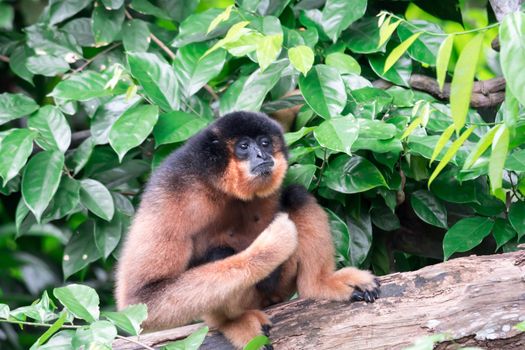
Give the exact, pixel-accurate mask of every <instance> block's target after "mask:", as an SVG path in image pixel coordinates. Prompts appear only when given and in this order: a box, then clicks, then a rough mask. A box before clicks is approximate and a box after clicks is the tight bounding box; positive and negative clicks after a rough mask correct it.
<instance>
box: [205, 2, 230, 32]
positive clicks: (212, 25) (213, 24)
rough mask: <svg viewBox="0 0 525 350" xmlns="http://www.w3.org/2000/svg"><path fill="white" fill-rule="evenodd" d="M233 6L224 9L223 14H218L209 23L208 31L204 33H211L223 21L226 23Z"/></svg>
mask: <svg viewBox="0 0 525 350" xmlns="http://www.w3.org/2000/svg"><path fill="white" fill-rule="evenodd" d="M233 7H234V5H230V6H228V7H226V8H225V9H224V11H223V12H221V13H219V14H218V15H217V17H215V18H214V19H213V21H211V23H210V25H209V26H208V30H207V31H206V34H209V33H210V32H211V31H213V30H214V29H215V28H217V26H218V25H219V24H220V23H221V22H224V21H227V20H228V18H230V14H231V12H232V8H233Z"/></svg>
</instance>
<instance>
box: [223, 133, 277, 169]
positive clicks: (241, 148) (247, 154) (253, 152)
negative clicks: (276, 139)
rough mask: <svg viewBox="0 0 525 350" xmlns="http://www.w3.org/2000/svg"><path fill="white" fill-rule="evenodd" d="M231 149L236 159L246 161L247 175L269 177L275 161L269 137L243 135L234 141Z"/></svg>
mask: <svg viewBox="0 0 525 350" xmlns="http://www.w3.org/2000/svg"><path fill="white" fill-rule="evenodd" d="M233 151H234V153H235V157H237V159H239V160H240V161H244V162H246V166H247V169H246V171H247V172H249V175H251V176H254V177H269V176H270V175H271V174H272V171H273V167H274V166H275V161H274V159H273V155H272V153H273V145H272V140H271V138H270V137H268V136H258V137H256V138H255V139H253V138H251V137H247V136H245V137H243V138H241V139H240V140H238V141H237V142H236V143H235V145H234V149H233Z"/></svg>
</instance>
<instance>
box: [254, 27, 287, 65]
mask: <svg viewBox="0 0 525 350" xmlns="http://www.w3.org/2000/svg"><path fill="white" fill-rule="evenodd" d="M282 44H283V35H282V34H273V35H266V36H264V37H263V38H261V39H260V40H258V42H257V49H256V54H257V61H258V62H259V66H260V67H261V70H263V71H264V70H265V69H266V68H267V67H268V66H269V65H270V64H272V63H273V62H274V61H275V60H276V59H277V57H278V56H279V53H280V52H281V47H282Z"/></svg>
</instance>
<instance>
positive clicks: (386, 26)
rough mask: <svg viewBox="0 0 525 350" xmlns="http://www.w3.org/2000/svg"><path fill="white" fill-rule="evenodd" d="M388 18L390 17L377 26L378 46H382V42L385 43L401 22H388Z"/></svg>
mask: <svg viewBox="0 0 525 350" xmlns="http://www.w3.org/2000/svg"><path fill="white" fill-rule="evenodd" d="M390 19H391V17H388V18H387V19H386V20H385V22H384V23H383V24H382V25H381V27H380V28H379V46H382V45H383V44H384V43H386V42H387V41H388V39H390V37H391V36H392V33H394V31H395V30H396V28H397V27H398V26H399V24H401V21H397V22H394V23H390Z"/></svg>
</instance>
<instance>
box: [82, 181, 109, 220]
mask: <svg viewBox="0 0 525 350" xmlns="http://www.w3.org/2000/svg"><path fill="white" fill-rule="evenodd" d="M80 203H82V205H84V206H85V207H86V208H87V209H89V210H90V211H91V212H92V213H93V214H95V215H97V216H98V217H100V218H102V219H104V220H106V221H110V220H111V219H112V218H113V214H114V213H115V205H114V204H113V198H112V197H111V194H110V193H109V191H108V189H107V188H106V187H105V186H104V185H103V184H101V183H100V182H98V181H96V180H92V179H84V180H81V181H80Z"/></svg>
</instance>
